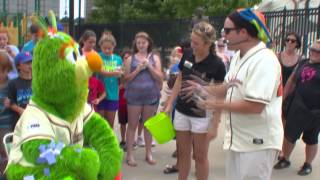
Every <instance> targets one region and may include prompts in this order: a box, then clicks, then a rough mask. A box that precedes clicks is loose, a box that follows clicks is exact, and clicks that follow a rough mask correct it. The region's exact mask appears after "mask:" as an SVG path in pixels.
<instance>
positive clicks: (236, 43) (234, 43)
mask: <svg viewBox="0 0 320 180" xmlns="http://www.w3.org/2000/svg"><path fill="white" fill-rule="evenodd" d="M226 41H227V45H228V46H233V45H238V44H242V43H244V42H247V41H249V39H244V40H240V41H238V42H233V43H230V41H229V40H226Z"/></svg>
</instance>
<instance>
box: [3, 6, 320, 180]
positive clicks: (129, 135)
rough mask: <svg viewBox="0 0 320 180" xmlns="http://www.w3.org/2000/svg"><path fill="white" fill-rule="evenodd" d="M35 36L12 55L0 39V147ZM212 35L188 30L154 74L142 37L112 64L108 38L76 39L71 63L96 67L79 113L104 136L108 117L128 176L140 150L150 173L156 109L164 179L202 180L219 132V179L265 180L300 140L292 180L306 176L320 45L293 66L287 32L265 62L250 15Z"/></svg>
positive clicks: (208, 30)
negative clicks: (167, 143)
mask: <svg viewBox="0 0 320 180" xmlns="http://www.w3.org/2000/svg"><path fill="white" fill-rule="evenodd" d="M38 30H39V28H38V27H37V26H35V25H32V26H31V27H30V33H31V37H32V38H31V40H30V41H28V42H27V43H26V44H25V45H24V46H23V48H22V49H21V51H19V49H18V48H17V47H16V46H14V45H12V44H10V38H9V33H8V32H7V31H6V30H2V29H0V108H1V111H0V135H1V138H2V137H3V136H4V135H5V134H7V133H9V132H11V131H13V129H14V126H15V123H16V122H17V121H18V119H19V116H20V115H21V114H22V113H23V111H24V108H25V107H26V105H27V104H28V101H29V99H30V97H31V95H32V87H31V81H32V52H33V49H34V47H35V46H36V43H37V41H38V39H39V37H38V35H39V33H38ZM216 34H217V33H216V30H215V28H214V27H213V26H212V25H211V24H210V23H208V22H204V21H203V22H199V23H197V24H195V25H194V26H193V28H192V30H191V33H190V41H187V42H183V43H180V44H179V43H178V42H177V44H179V46H176V47H173V48H172V52H171V54H170V56H169V65H168V72H163V69H164V68H163V66H162V63H161V62H162V61H161V59H160V56H159V53H157V52H156V51H155V50H154V47H153V45H154V44H153V40H152V38H151V37H150V35H149V34H148V33H146V32H138V33H137V34H136V35H135V37H134V39H133V46H132V48H131V49H130V48H126V49H123V50H122V53H121V54H120V55H117V54H116V53H115V52H114V50H115V48H116V46H117V42H116V39H115V37H114V36H113V34H112V32H110V31H107V32H104V33H103V34H102V35H101V37H100V38H99V39H98V37H97V35H96V33H95V32H94V31H92V30H86V31H85V32H84V33H83V34H82V36H81V38H80V39H79V44H80V48H79V52H80V54H81V55H86V54H87V53H89V52H91V51H98V49H99V55H100V57H101V58H102V60H103V69H102V70H101V71H100V72H98V73H95V74H93V75H92V76H91V78H90V79H89V83H88V88H89V95H88V103H90V104H91V105H92V106H93V107H94V109H95V110H96V111H97V112H98V113H99V114H100V115H101V116H103V117H105V119H107V121H108V123H109V125H110V126H111V127H112V128H113V127H114V124H115V119H116V114H117V115H118V120H119V124H120V137H119V139H120V141H119V146H121V147H122V148H123V150H124V151H126V156H125V158H124V159H125V164H126V165H128V166H130V167H135V166H138V164H139V163H140V162H137V161H136V160H135V157H134V152H133V150H134V149H135V148H136V146H137V144H140V145H141V143H139V142H141V141H143V142H145V143H143V145H144V146H145V151H146V153H145V161H146V163H148V164H149V165H155V164H156V160H155V159H154V157H153V156H152V145H153V140H152V136H151V134H150V132H149V131H148V130H147V129H146V128H144V127H143V123H144V122H146V121H147V120H148V119H149V118H150V117H152V116H153V115H155V113H156V112H157V111H158V109H159V110H160V111H163V112H166V113H167V114H168V115H170V116H171V118H172V122H173V126H174V129H175V130H176V151H175V152H174V153H173V156H174V157H176V158H177V161H176V164H174V165H167V166H166V167H165V169H164V173H166V174H169V173H177V172H178V179H179V180H186V179H188V176H189V171H190V167H191V161H192V159H193V160H194V161H195V169H196V178H197V179H198V180H206V179H208V175H209V162H210V159H208V149H209V144H210V141H211V140H213V139H215V138H216V137H217V136H218V134H219V132H218V129H219V124H220V122H224V123H225V133H224V145H223V148H224V149H225V150H226V155H227V156H226V160H225V164H226V179H228V180H246V179H257V180H258V179H261V180H268V179H270V178H271V173H272V170H273V169H283V168H287V167H289V166H290V161H289V157H290V154H291V152H292V151H293V148H294V145H295V142H296V141H297V140H298V139H299V138H300V136H301V135H302V134H303V136H302V139H303V141H304V142H305V144H306V148H305V151H306V158H305V162H304V163H303V165H302V167H301V169H300V170H299V171H298V174H299V175H308V174H310V173H311V172H312V161H313V160H314V158H315V157H316V154H317V151H318V137H319V132H320V91H319V90H318V88H317V87H319V85H320V83H319V82H320V66H319V64H320V40H317V41H316V42H314V43H313V44H312V45H311V46H310V48H309V52H310V54H309V58H307V59H303V57H302V56H301V54H299V49H300V47H301V38H300V36H299V35H298V34H297V33H295V32H289V33H288V34H287V36H286V39H285V49H284V50H283V51H282V52H274V51H272V50H271V49H270V48H268V44H270V43H271V38H270V35H269V32H268V31H267V27H266V24H265V20H264V18H263V15H262V14H261V13H259V12H257V11H252V10H250V9H243V10H236V11H233V12H232V13H230V14H229V15H228V16H227V18H226V19H225V22H224V27H223V30H222V31H221V34H220V36H221V37H219V38H218V39H217V38H216ZM96 44H98V47H96ZM164 81H166V83H163V82H164ZM283 87H284V88H283ZM161 90H163V92H164V93H163V96H165V97H161V93H160V92H161ZM160 99H162V101H160ZM137 129H139V130H138V131H139V132H138V138H136V134H137ZM142 130H143V135H144V137H143V138H142V137H141V132H142ZM137 141H139V142H137ZM1 144H2V143H1ZM0 148H1V149H0V155H1V172H3V170H4V168H3V167H5V165H3V164H5V163H6V152H5V147H4V146H3V145H1V146H0ZM277 159H278V162H277V163H275V161H276V160H277ZM252 169H257V170H256V171H252Z"/></svg>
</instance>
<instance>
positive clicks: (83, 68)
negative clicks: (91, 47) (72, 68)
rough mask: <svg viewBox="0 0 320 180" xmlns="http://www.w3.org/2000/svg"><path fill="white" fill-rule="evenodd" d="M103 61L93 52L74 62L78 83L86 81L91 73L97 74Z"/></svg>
mask: <svg viewBox="0 0 320 180" xmlns="http://www.w3.org/2000/svg"><path fill="white" fill-rule="evenodd" d="M102 65H103V61H102V59H101V57H100V55H99V54H98V53H97V52H95V51H92V52H89V53H87V54H86V56H85V58H84V57H83V56H82V57H81V58H80V59H78V60H77V61H76V76H77V79H78V80H79V81H82V80H87V79H89V77H90V76H91V75H92V73H93V72H99V71H100V70H101V69H102Z"/></svg>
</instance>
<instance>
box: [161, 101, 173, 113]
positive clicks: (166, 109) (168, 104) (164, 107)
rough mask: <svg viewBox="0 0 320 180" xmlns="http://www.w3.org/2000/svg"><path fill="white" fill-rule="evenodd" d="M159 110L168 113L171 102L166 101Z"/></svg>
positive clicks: (170, 108)
mask: <svg viewBox="0 0 320 180" xmlns="http://www.w3.org/2000/svg"><path fill="white" fill-rule="evenodd" d="M160 111H161V112H165V113H166V114H168V115H170V113H171V111H172V103H170V102H168V101H167V102H166V104H165V105H164V106H163V108H161V109H160Z"/></svg>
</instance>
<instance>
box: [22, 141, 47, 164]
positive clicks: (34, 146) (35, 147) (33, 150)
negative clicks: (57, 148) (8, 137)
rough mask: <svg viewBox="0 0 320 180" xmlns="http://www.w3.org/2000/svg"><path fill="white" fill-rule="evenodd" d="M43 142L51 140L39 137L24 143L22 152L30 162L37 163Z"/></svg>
mask: <svg viewBox="0 0 320 180" xmlns="http://www.w3.org/2000/svg"><path fill="white" fill-rule="evenodd" d="M41 144H50V140H45V139H38V140H31V141H27V142H25V143H23V144H22V147H21V149H22V153H23V157H24V158H25V159H26V160H27V161H28V162H30V163H32V164H36V162H37V159H38V158H39V155H40V151H39V146H40V145H41Z"/></svg>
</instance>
